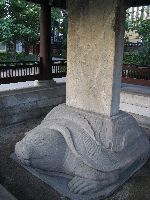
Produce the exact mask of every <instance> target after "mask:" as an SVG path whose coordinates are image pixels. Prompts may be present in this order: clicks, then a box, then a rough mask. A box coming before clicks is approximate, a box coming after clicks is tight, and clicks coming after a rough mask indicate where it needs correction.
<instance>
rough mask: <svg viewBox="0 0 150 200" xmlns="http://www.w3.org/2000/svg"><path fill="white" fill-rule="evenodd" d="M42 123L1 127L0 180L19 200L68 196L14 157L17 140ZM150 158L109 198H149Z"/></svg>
mask: <svg viewBox="0 0 150 200" xmlns="http://www.w3.org/2000/svg"><path fill="white" fill-rule="evenodd" d="M39 123H40V119H35V120H32V121H31V120H30V121H28V122H24V123H22V124H17V125H15V126H11V127H8V128H4V129H1V130H0V183H1V184H2V185H3V186H4V187H5V188H7V190H8V191H10V192H11V193H12V194H13V195H14V196H15V197H16V198H17V199H18V200H68V198H66V197H64V196H61V195H60V194H58V193H57V192H56V191H55V190H53V189H52V188H51V187H49V186H48V185H47V184H45V183H44V182H43V181H41V180H40V179H37V178H36V177H35V176H33V175H32V174H31V173H29V172H28V171H27V170H25V169H24V168H23V167H21V166H20V165H18V164H17V163H16V162H15V161H13V160H12V159H11V158H10V154H11V153H12V152H14V146H15V144H16V142H17V141H19V140H21V139H22V138H23V137H24V133H25V132H27V131H29V130H30V129H32V128H34V127H35V126H37V125H38V124H39ZM149 199H150V160H149V161H147V163H146V164H145V165H144V167H142V169H141V170H139V171H138V172H137V173H136V174H135V175H134V176H133V177H131V178H130V179H129V180H128V181H127V182H126V183H125V184H124V185H123V186H121V187H120V188H119V189H118V190H117V192H115V194H113V195H112V196H111V197H109V198H106V200H149Z"/></svg>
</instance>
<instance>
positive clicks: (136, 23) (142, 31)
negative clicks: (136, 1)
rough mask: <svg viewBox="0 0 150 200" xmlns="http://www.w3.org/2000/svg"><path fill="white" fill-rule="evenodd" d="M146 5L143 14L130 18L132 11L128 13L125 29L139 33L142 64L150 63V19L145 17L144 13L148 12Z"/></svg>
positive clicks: (142, 10)
mask: <svg viewBox="0 0 150 200" xmlns="http://www.w3.org/2000/svg"><path fill="white" fill-rule="evenodd" d="M148 12H149V11H148V10H147V8H146V7H143V8H142V9H141V15H139V16H136V17H135V18H134V19H129V16H130V13H127V18H126V23H125V29H126V31H127V32H129V31H130V30H131V31H135V32H136V33H138V35H139V38H140V40H141V42H142V48H141V51H140V52H138V54H137V57H138V60H139V62H140V63H141V64H142V65H150V19H149V18H145V17H144V13H148ZM134 56H135V55H134Z"/></svg>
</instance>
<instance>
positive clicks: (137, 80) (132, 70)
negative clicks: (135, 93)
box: [122, 65, 150, 87]
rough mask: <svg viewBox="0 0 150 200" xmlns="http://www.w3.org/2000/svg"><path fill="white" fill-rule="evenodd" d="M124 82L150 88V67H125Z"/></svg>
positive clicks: (123, 69) (123, 72) (123, 71)
mask: <svg viewBox="0 0 150 200" xmlns="http://www.w3.org/2000/svg"><path fill="white" fill-rule="evenodd" d="M122 82H123V83H129V84H135V85H143V86H148V87H150V67H136V66H131V65H123V68H122Z"/></svg>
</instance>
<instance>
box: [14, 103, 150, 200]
mask: <svg viewBox="0 0 150 200" xmlns="http://www.w3.org/2000/svg"><path fill="white" fill-rule="evenodd" d="M149 150H150V145H149V141H148V139H147V137H146V136H145V135H144V134H143V130H142V129H141V128H140V127H139V126H138V124H137V122H136V121H135V119H134V118H133V117H132V116H130V115H129V114H127V113H124V112H120V113H119V114H118V115H116V116H113V117H106V116H103V115H98V114H96V113H91V112H86V111H83V110H79V109H75V108H72V107H68V106H66V105H60V106H57V107H55V108H54V109H53V110H52V111H51V112H50V113H49V114H48V115H47V116H46V117H45V119H44V120H43V121H42V123H41V125H39V126H38V127H36V128H35V129H33V130H31V131H29V132H28V133H27V134H26V136H25V138H24V139H23V140H22V141H21V142H19V143H17V144H16V148H15V153H16V155H17V157H18V159H19V161H20V162H21V163H22V164H23V165H25V166H27V169H28V170H30V171H31V172H32V173H33V174H35V175H36V176H38V177H40V178H41V179H42V180H44V181H46V182H47V183H49V184H52V186H53V187H54V188H55V189H57V190H58V191H59V192H61V193H64V194H65V195H66V196H68V197H69V198H71V199H73V200H91V199H94V200H95V199H96V198H104V197H105V196H108V195H109V194H111V193H112V192H113V191H114V190H116V189H117V188H118V187H119V186H120V185H121V184H123V183H124V182H125V181H126V180H127V179H128V178H129V177H130V176H131V175H132V174H133V173H134V172H135V171H137V170H138V169H139V168H140V167H141V166H142V165H143V164H144V163H145V161H146V160H147V159H148V157H149V152H150V151H149Z"/></svg>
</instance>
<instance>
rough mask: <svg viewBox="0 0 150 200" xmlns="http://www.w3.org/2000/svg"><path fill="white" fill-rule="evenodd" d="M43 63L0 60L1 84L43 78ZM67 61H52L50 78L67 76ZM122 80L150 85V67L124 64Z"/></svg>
mask: <svg viewBox="0 0 150 200" xmlns="http://www.w3.org/2000/svg"><path fill="white" fill-rule="evenodd" d="M41 68H42V66H41V64H40V62H38V61H35V62H0V84H5V83H13V82H24V81H32V80H40V79H41ZM66 72H67V61H66V60H56V61H52V65H51V66H50V74H49V79H52V78H61V77H65V76H66ZM122 82H123V83H129V84H137V85H145V86H149V87H150V67H149V68H148V67H147V68H145V67H136V66H131V65H123V69H122Z"/></svg>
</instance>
